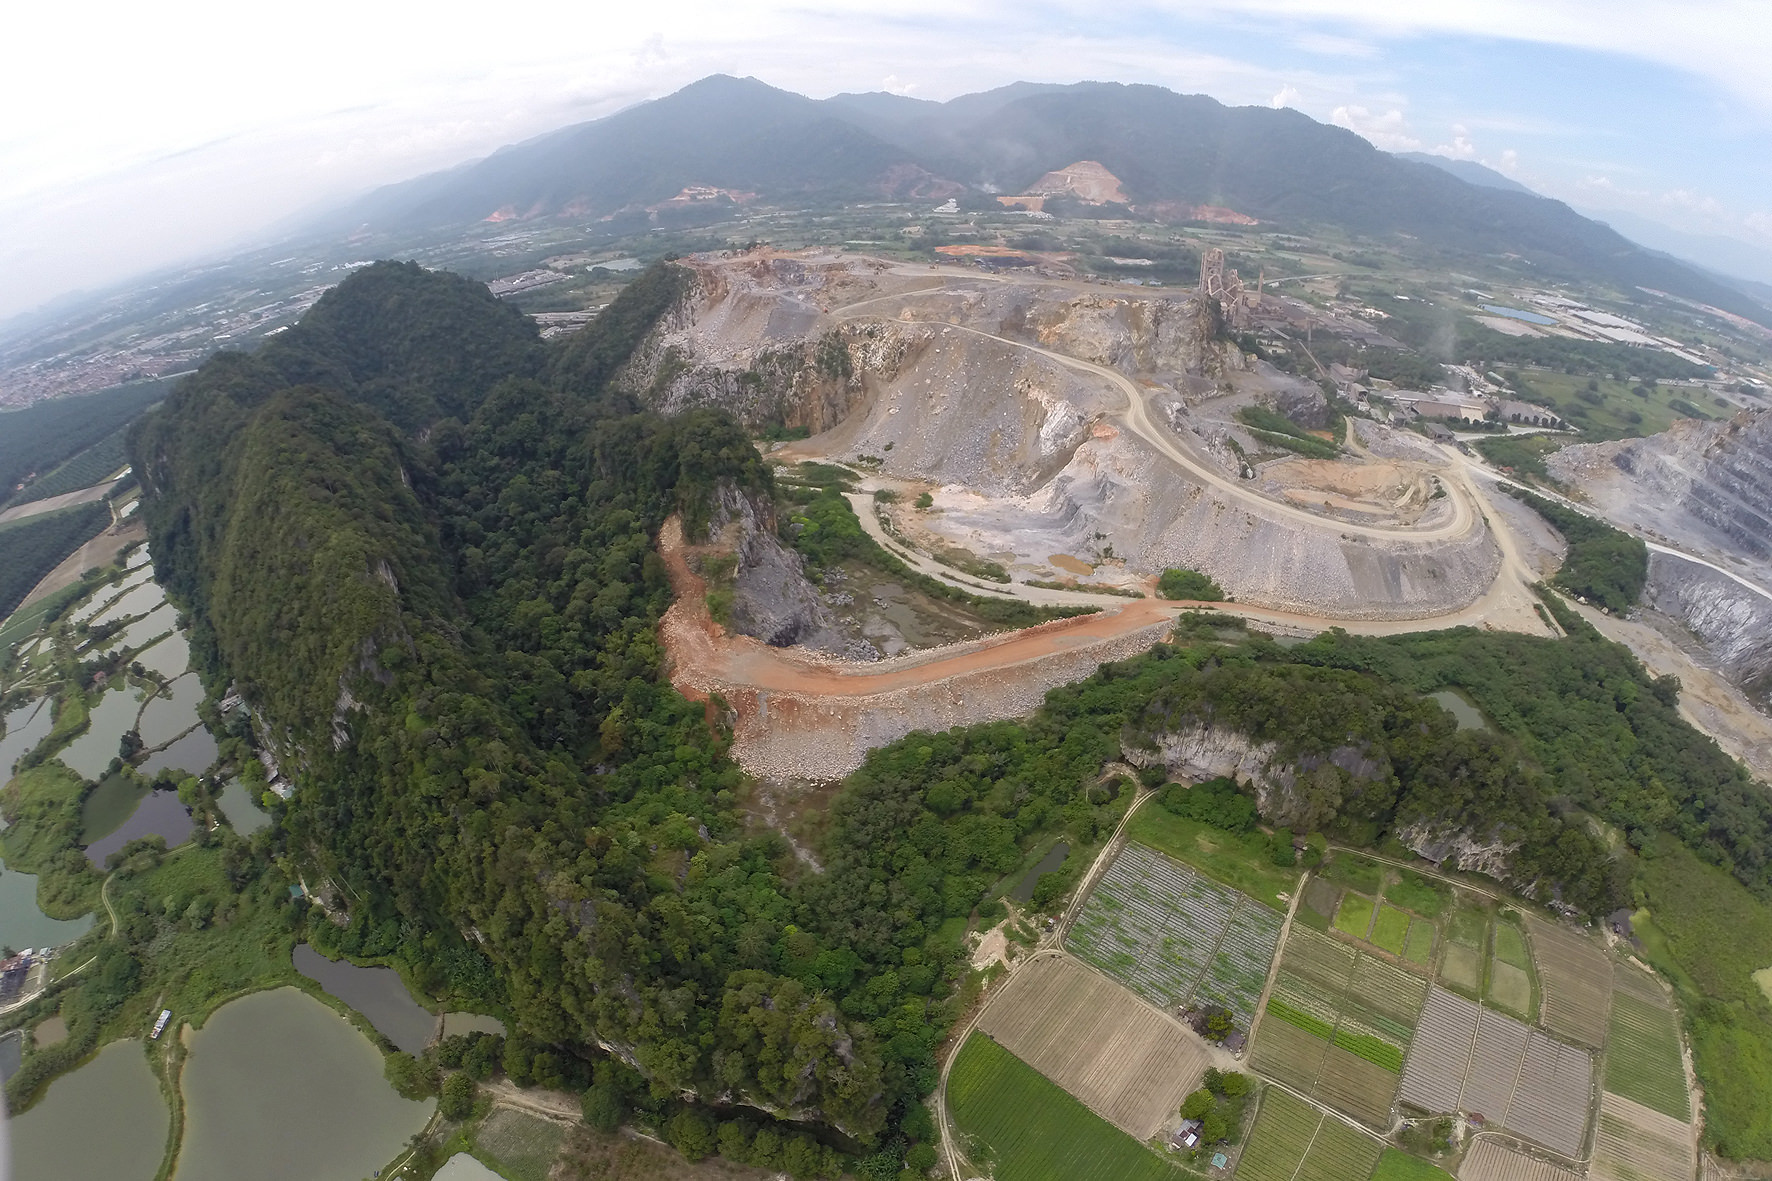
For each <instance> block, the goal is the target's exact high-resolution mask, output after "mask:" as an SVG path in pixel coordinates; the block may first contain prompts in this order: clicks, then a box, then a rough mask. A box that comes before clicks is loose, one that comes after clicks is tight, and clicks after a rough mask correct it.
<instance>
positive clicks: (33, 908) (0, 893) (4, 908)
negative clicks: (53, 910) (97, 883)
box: [0, 865, 92, 949]
mask: <svg viewBox="0 0 1772 1181" xmlns="http://www.w3.org/2000/svg"><path fill="white" fill-rule="evenodd" d="M91 929H92V916H91V915H89V914H85V915H81V916H80V917H79V918H77V919H52V918H50V917H49V916H48V915H46V914H44V913H43V911H42V910H41V909H39V908H38V906H37V875H36V874H34V873H20V872H18V871H17V870H16V869H7V868H5V867H4V865H0V943H3V944H5V945H6V946H7V947H11V948H14V949H19V948H26V947H60V946H61V945H62V944H64V943H72V942H73V941H74V940H76V939H78V938H79V937H80V936H82V935H84V934H86V932H87V931H89V930H91Z"/></svg>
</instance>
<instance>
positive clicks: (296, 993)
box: [45, 988, 432, 1181]
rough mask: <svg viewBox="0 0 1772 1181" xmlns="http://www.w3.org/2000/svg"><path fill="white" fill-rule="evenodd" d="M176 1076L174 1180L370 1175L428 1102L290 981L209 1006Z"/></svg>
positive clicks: (424, 1116) (415, 1125) (297, 1180)
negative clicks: (401, 1084)
mask: <svg viewBox="0 0 1772 1181" xmlns="http://www.w3.org/2000/svg"><path fill="white" fill-rule="evenodd" d="M183 1088H184V1095H185V1110H186V1123H185V1135H184V1144H183V1146H182V1148H181V1150H180V1152H179V1168H178V1178H179V1181H239V1178H242V1177H251V1178H255V1179H256V1181H310V1179H312V1178H318V1177H367V1176H369V1175H370V1174H372V1173H374V1172H375V1170H377V1169H379V1168H381V1167H382V1166H383V1165H385V1164H387V1163H388V1161H390V1160H392V1159H393V1158H394V1157H396V1156H398V1155H399V1154H400V1151H401V1149H402V1148H403V1147H404V1146H405V1144H406V1140H407V1138H408V1137H409V1136H411V1135H412V1134H413V1133H414V1132H417V1131H418V1130H419V1129H420V1128H422V1127H423V1126H424V1125H425V1123H426V1121H428V1120H429V1119H430V1115H431V1108H432V1104H431V1103H429V1102H423V1103H415V1102H411V1101H409V1100H406V1099H402V1098H400V1096H399V1095H397V1094H395V1093H394V1089H393V1088H392V1087H391V1086H389V1085H388V1083H387V1080H386V1079H385V1078H383V1077H382V1056H381V1053H380V1052H379V1051H378V1050H377V1049H376V1048H375V1047H374V1046H372V1045H371V1044H370V1043H369V1040H368V1039H367V1038H365V1037H364V1036H363V1035H362V1034H360V1033H358V1032H357V1030H356V1029H355V1028H353V1027H352V1025H351V1024H350V1022H348V1021H346V1020H345V1019H344V1018H343V1017H341V1016H339V1015H338V1014H337V1013H334V1012H333V1011H332V1010H331V1009H328V1008H327V1007H326V1006H325V1005H323V1004H321V1003H320V1002H319V1001H317V1000H315V999H314V998H313V997H311V996H308V995H307V994H306V993H303V992H301V991H300V990H298V989H294V988H279V989H274V990H273V991H271V992H260V993H254V994H253V995H252V996H248V997H242V998H241V999H240V1000H237V1001H233V1002H230V1003H229V1004H226V1005H223V1006H222V1007H221V1008H220V1009H218V1010H216V1012H215V1014H214V1016H212V1017H210V1019H209V1020H208V1022H206V1023H205V1024H204V1026H203V1028H202V1029H199V1030H197V1031H195V1032H194V1033H193V1034H192V1036H191V1051H190V1058H189V1059H188V1060H187V1061H186V1063H185V1068H184V1076H183ZM53 1175H55V1174H45V1176H53ZM82 1175H88V1174H82ZM89 1175H91V1176H99V1175H100V1174H97V1173H94V1174H89Z"/></svg>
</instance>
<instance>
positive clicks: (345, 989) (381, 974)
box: [295, 943, 437, 1054]
mask: <svg viewBox="0 0 1772 1181" xmlns="http://www.w3.org/2000/svg"><path fill="white" fill-rule="evenodd" d="M295 970H296V971H297V972H300V973H301V974H302V975H303V976H306V977H307V978H308V979H309V980H312V981H314V982H315V983H317V984H319V985H320V987H321V988H324V989H325V990H326V991H327V992H328V993H330V994H331V995H333V996H335V997H337V998H338V999H339V1000H341V1001H343V1002H344V1003H345V1004H347V1005H349V1006H351V1008H353V1009H355V1010H357V1012H359V1013H361V1014H363V1015H364V1016H365V1017H367V1018H369V1024H371V1025H373V1026H375V1028H376V1031H377V1032H378V1033H380V1034H381V1035H382V1036H383V1037H385V1038H387V1039H388V1040H389V1041H390V1042H393V1043H394V1045H396V1046H398V1047H399V1048H400V1049H402V1050H405V1051H406V1052H407V1053H408V1054H416V1053H418V1052H419V1051H420V1050H422V1049H424V1048H425V1043H427V1042H429V1041H430V1040H431V1035H432V1034H433V1033H434V1032H436V1029H437V1018H436V1016H435V1015H433V1014H432V1013H430V1012H429V1011H428V1010H426V1009H425V1008H424V1006H422V1005H420V1004H419V1003H418V1002H417V1001H415V1000H413V999H412V994H411V993H410V992H408V991H406V983H405V981H403V980H401V979H400V974H399V973H398V972H396V971H394V969H392V968H365V967H362V966H360V965H358V964H353V963H351V962H350V961H349V960H329V959H327V958H326V957H325V956H323V955H321V954H320V953H319V952H317V951H315V950H314V949H313V948H311V947H309V946H308V945H307V944H305V943H298V944H296V947H295Z"/></svg>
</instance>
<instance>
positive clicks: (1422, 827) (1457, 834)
mask: <svg viewBox="0 0 1772 1181" xmlns="http://www.w3.org/2000/svg"><path fill="white" fill-rule="evenodd" d="M1396 838H1397V839H1398V840H1399V841H1401V842H1402V843H1403V844H1404V845H1406V846H1407V847H1408V848H1409V849H1411V850H1412V851H1413V852H1415V853H1417V854H1419V855H1420V856H1422V857H1425V858H1426V859H1427V860H1429V861H1433V862H1436V863H1443V862H1445V861H1446V860H1447V859H1449V858H1451V859H1455V860H1456V863H1457V867H1458V868H1459V869H1462V870H1469V871H1470V872H1472V873H1480V874H1484V875H1486V876H1488V877H1492V878H1494V879H1495V880H1496V881H1500V882H1505V881H1508V880H1510V879H1511V878H1512V876H1513V855H1514V852H1515V851H1516V850H1518V849H1519V847H1520V845H1519V842H1517V841H1515V842H1511V843H1510V842H1507V841H1497V840H1482V839H1480V838H1478V837H1476V836H1474V835H1472V834H1471V833H1468V832H1463V831H1460V830H1458V829H1454V828H1449V827H1447V826H1444V825H1438V824H1433V823H1431V822H1428V821H1419V822H1417V823H1415V824H1406V825H1401V826H1399V827H1398V829H1397V831H1396Z"/></svg>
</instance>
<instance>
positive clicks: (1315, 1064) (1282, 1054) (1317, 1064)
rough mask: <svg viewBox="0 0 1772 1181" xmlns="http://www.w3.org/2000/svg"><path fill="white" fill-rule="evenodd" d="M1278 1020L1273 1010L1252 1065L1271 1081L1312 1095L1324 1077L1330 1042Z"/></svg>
mask: <svg viewBox="0 0 1772 1181" xmlns="http://www.w3.org/2000/svg"><path fill="white" fill-rule="evenodd" d="M1276 1017H1278V1014H1276V1013H1275V1012H1274V1011H1273V1010H1272V1009H1271V1008H1270V1009H1269V1010H1268V1014H1267V1017H1266V1018H1265V1019H1263V1021H1262V1023H1261V1032H1260V1034H1259V1035H1258V1036H1257V1037H1256V1039H1255V1049H1254V1050H1253V1051H1252V1052H1251V1053H1250V1056H1249V1061H1250V1064H1251V1065H1253V1066H1254V1067H1255V1069H1257V1070H1259V1071H1261V1073H1263V1074H1265V1075H1267V1076H1268V1077H1269V1078H1272V1079H1278V1080H1279V1081H1280V1082H1283V1083H1285V1084H1286V1085H1287V1086H1290V1087H1296V1088H1297V1089H1299V1090H1300V1091H1303V1092H1305V1093H1306V1094H1309V1093H1310V1092H1311V1091H1312V1090H1314V1089H1315V1088H1316V1085H1317V1076H1318V1075H1319V1074H1321V1073H1322V1070H1323V1059H1324V1058H1325V1057H1326V1056H1327V1055H1328V1053H1329V1040H1328V1039H1327V1038H1325V1037H1319V1036H1318V1035H1316V1034H1314V1033H1310V1032H1308V1031H1306V1030H1304V1029H1301V1028H1299V1027H1298V1026H1297V1025H1294V1024H1293V1023H1291V1022H1290V1021H1285V1020H1276Z"/></svg>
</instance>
